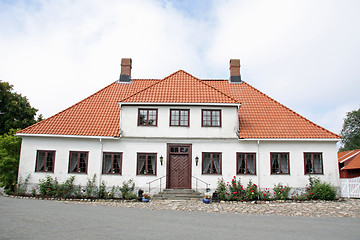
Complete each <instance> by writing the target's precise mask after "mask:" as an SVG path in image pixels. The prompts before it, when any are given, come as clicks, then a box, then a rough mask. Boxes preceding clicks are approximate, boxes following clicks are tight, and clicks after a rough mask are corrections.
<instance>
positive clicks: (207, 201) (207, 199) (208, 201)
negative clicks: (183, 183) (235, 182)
mask: <svg viewBox="0 0 360 240" xmlns="http://www.w3.org/2000/svg"><path fill="white" fill-rule="evenodd" d="M211 197H212V196H211V195H210V194H205V196H204V198H203V202H204V203H205V204H209V203H210V202H211Z"/></svg>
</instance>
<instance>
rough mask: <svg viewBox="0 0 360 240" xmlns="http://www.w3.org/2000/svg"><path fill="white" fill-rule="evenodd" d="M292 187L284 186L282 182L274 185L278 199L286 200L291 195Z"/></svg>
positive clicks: (275, 196)
mask: <svg viewBox="0 0 360 240" xmlns="http://www.w3.org/2000/svg"><path fill="white" fill-rule="evenodd" d="M290 189H291V188H290V187H287V186H283V185H282V184H281V183H278V184H277V185H274V189H273V190H274V198H275V199H276V200H285V199H288V197H289V192H290Z"/></svg>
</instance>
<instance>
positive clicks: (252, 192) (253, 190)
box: [244, 180, 259, 201]
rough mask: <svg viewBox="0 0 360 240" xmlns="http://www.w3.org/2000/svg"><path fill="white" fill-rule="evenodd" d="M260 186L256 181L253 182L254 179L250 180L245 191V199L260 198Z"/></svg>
mask: <svg viewBox="0 0 360 240" xmlns="http://www.w3.org/2000/svg"><path fill="white" fill-rule="evenodd" d="M258 194H259V192H258V187H257V185H256V184H255V183H252V181H251V180H250V181H249V183H248V185H247V187H246V189H245V192H244V200H245V201H252V200H256V199H258Z"/></svg>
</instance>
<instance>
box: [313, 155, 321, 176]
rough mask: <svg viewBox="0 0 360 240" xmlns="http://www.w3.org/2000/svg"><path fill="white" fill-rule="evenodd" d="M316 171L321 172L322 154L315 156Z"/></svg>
mask: <svg viewBox="0 0 360 240" xmlns="http://www.w3.org/2000/svg"><path fill="white" fill-rule="evenodd" d="M314 171H315V173H321V160H320V156H317V155H315V156H314Z"/></svg>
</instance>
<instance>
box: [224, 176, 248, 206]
mask: <svg viewBox="0 0 360 240" xmlns="http://www.w3.org/2000/svg"><path fill="white" fill-rule="evenodd" d="M228 187H229V191H230V193H229V194H228V197H227V199H228V200H230V201H241V200H243V199H244V187H243V186H242V185H241V181H240V179H239V180H236V176H234V177H233V179H231V183H230V184H228Z"/></svg>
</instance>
